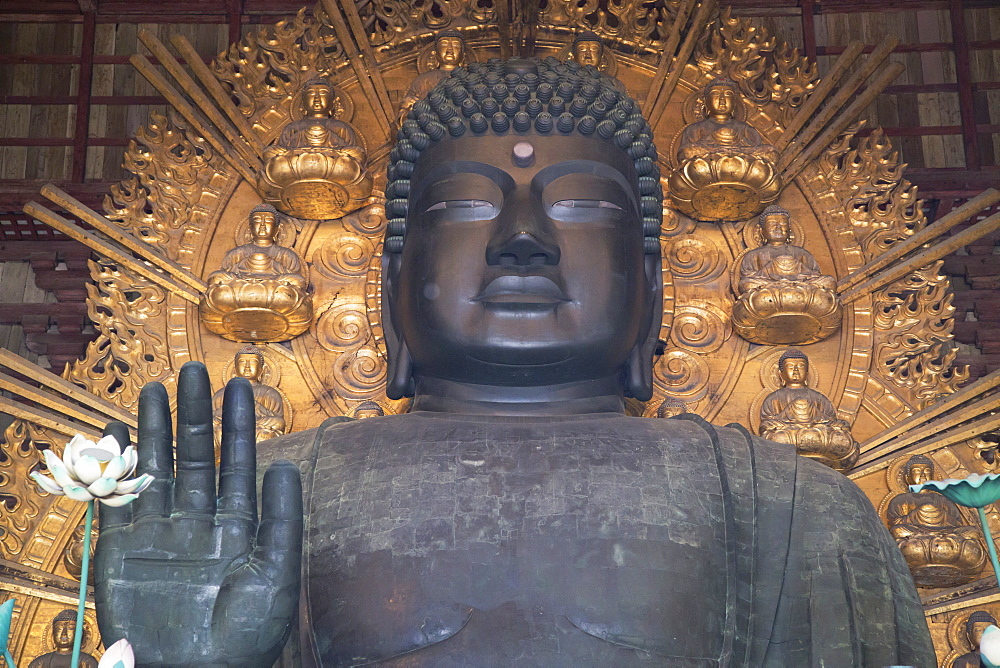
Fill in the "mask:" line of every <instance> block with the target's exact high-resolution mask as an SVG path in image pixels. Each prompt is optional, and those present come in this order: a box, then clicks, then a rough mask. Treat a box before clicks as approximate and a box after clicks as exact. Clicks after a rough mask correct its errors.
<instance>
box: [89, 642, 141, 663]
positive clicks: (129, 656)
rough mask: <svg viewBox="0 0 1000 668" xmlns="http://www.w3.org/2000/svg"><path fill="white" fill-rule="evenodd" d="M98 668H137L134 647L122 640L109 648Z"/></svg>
mask: <svg viewBox="0 0 1000 668" xmlns="http://www.w3.org/2000/svg"><path fill="white" fill-rule="evenodd" d="M97 668H135V654H133V653H132V645H130V644H129V642H128V640H125V638H122V639H121V640H119V641H118V642H116V643H115V644H114V645H112V646H111V647H109V648H108V650H107V651H106V652H105V653H104V656H102V657H101V661H100V662H99V663H98V664H97Z"/></svg>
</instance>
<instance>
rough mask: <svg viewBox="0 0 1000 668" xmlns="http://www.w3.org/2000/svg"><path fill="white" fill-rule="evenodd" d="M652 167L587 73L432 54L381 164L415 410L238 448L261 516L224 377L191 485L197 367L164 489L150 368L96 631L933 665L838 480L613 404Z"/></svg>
mask: <svg viewBox="0 0 1000 668" xmlns="http://www.w3.org/2000/svg"><path fill="white" fill-rule="evenodd" d="M501 86H502V87H503V88H501ZM484 90H485V91H486V92H487V93H488V94H489V97H483V96H482V95H481V93H482V91H484ZM504 90H507V91H509V95H507V94H505V93H504ZM525 93H527V94H526V95H525ZM494 95H495V96H499V97H500V98H501V101H502V104H501V111H498V112H496V113H493V114H491V115H490V116H489V117H487V116H486V115H484V114H483V113H482V111H481V108H480V106H479V105H480V100H482V101H485V100H486V99H491V100H494V101H495V100H496V97H493V96H494ZM467 100H468V101H469V102H468V104H466V101H467ZM466 107H468V110H469V112H470V113H468V114H465V113H462V110H464V109H465V108H466ZM529 110H532V111H529ZM598 116H600V118H598ZM658 177H659V175H658V173H657V168H656V149H655V147H654V145H653V143H652V136H651V131H650V129H649V126H648V125H647V123H646V121H645V120H644V119H643V118H642V116H641V114H640V113H639V108H638V105H637V104H636V103H635V102H634V101H633V100H632V99H630V98H629V97H627V96H626V95H624V94H623V93H621V92H620V91H619V90H617V89H616V87H615V85H614V82H613V80H611V79H609V78H608V77H606V76H604V75H601V74H599V73H598V72H597V71H596V70H594V69H593V68H590V67H580V66H578V65H577V64H574V63H569V64H567V63H561V62H559V61H556V60H554V59H547V60H510V61H506V62H503V61H491V62H490V63H488V64H484V65H470V66H469V67H468V68H458V69H456V70H455V72H454V73H453V75H452V76H451V77H450V78H448V79H446V80H445V81H443V82H442V83H441V84H440V85H439V86H438V87H436V88H435V89H434V90H433V91H432V92H431V93H430V95H429V96H428V97H427V99H425V100H423V101H421V102H418V103H417V104H416V105H414V108H413V110H412V112H411V113H410V115H409V118H408V120H407V121H406V122H404V124H403V126H402V128H401V130H400V134H399V141H398V143H397V145H396V148H395V149H394V150H393V152H392V154H391V158H390V166H389V185H388V194H387V196H388V198H389V201H388V203H387V207H386V208H387V213H388V216H389V218H390V222H389V225H388V231H387V238H386V242H385V254H384V267H383V293H382V294H383V300H384V301H383V317H384V322H385V323H386V339H387V344H388V349H389V354H390V377H389V381H388V393H389V395H390V396H391V397H393V398H399V397H402V396H404V395H413V397H414V398H413V410H412V412H410V413H407V414H402V415H390V416H386V417H371V418H367V419H364V420H347V419H345V418H332V419H330V420H328V421H327V422H326V423H324V424H323V425H322V426H321V427H319V428H318V429H315V430H312V431H308V432H301V433H297V434H292V435H289V436H283V437H280V438H276V439H272V440H270V441H266V442H265V443H263V444H261V447H260V448H259V450H258V451H257V453H256V463H257V464H258V465H260V466H262V467H263V466H266V465H267V464H268V463H269V462H272V461H274V460H276V459H277V458H279V457H281V458H286V459H288V460H291V462H293V463H289V462H288V461H276V462H275V463H272V464H270V467H269V469H268V471H267V473H266V474H265V475H264V477H263V491H262V504H261V519H260V522H259V524H258V522H257V518H256V512H255V508H256V489H257V488H256V485H255V482H254V478H255V474H254V464H255V449H254V444H253V432H254V427H253V414H254V407H253V396H252V393H251V390H250V387H249V384H248V383H247V382H246V381H245V380H243V379H234V380H233V381H231V382H230V384H229V386H228V387H227V390H226V397H225V410H224V416H223V439H222V443H223V445H222V463H221V474H220V476H219V491H218V494H217V493H216V478H215V471H214V465H213V452H212V435H211V429H210V425H211V422H212V414H211V405H210V402H209V398H210V396H211V394H210V388H209V383H208V377H207V374H206V372H205V370H204V367H203V366H201V365H198V364H189V365H186V366H185V367H184V368H183V369H182V370H181V372H180V378H179V387H178V427H177V456H176V461H177V466H176V469H177V471H176V475H174V474H173V473H172V472H171V471H172V469H173V461H174V458H173V453H172V449H171V443H172V440H173V436H172V433H171V428H170V413H169V402H168V398H167V396H166V393H165V391H164V389H163V387H162V386H160V385H158V384H155V383H151V384H149V385H148V386H147V387H146V388H145V389H144V390H143V393H142V397H141V399H140V417H139V423H140V424H139V439H140V443H139V448H140V453H141V454H140V458H141V461H142V463H141V467H142V468H143V470H144V471H145V472H150V473H152V474H153V475H155V476H157V481H156V482H154V483H153V486H151V487H150V488H149V489H148V490H147V491H146V492H144V493H143V495H142V496H140V498H139V499H138V500H137V501H136V502H135V504H133V505H134V507H133V508H126V509H121V510H119V509H102V515H103V516H102V524H103V526H102V529H101V537H100V540H99V543H98V548H97V555H96V567H95V572H96V573H95V574H96V580H97V584H96V599H97V606H98V618H99V622H100V625H101V631H102V634H103V637H104V639H105V641H106V642H108V641H114V640H116V639H117V638H119V637H122V636H125V637H128V639H129V640H130V642H132V644H133V645H134V646H135V648H136V652H137V656H138V662H139V663H140V664H145V665H150V664H156V665H171V666H181V665H225V666H268V665H271V663H272V662H273V661H275V660H276V659H277V658H278V655H279V653H280V652H281V651H282V647H283V646H285V644H286V639H287V638H289V636H291V640H290V641H288V643H287V647H286V649H285V654H284V656H283V658H282V660H283V661H287V663H285V664H283V665H303V666H313V665H323V666H340V665H367V664H379V665H385V666H444V665H449V666H452V665H454V666H473V665H475V666H487V665H488V666H510V665H521V666H528V665H531V666H609V665H615V666H619V665H639V664H642V665H671V666H723V665H753V666H758V665H768V666H806V665H818V664H822V665H830V666H834V665H835V666H847V665H860V664H864V665H870V666H883V665H889V664H909V665H917V666H925V665H931V663H932V662H933V656H934V654H933V650H932V647H931V643H930V637H929V635H928V633H927V628H926V624H925V621H924V617H923V613H922V610H921V608H920V604H919V601H918V599H917V597H916V593H915V589H914V587H913V583H912V581H911V580H910V578H909V574H908V572H907V570H906V565H905V563H904V562H903V559H902V557H901V555H900V554H899V551H898V550H897V549H896V547H895V544H894V543H893V541H892V539H891V538H890V537H889V535H888V533H887V531H886V529H885V528H884V527H883V526H882V525H881V523H880V521H879V519H878V516H877V515H876V514H875V512H874V510H873V509H872V507H871V505H870V503H869V502H868V500H867V499H866V498H865V496H864V494H863V493H862V492H861V491H860V490H859V489H858V488H857V487H856V486H855V485H854V484H853V483H852V482H850V481H849V480H848V479H846V478H845V477H843V476H842V475H840V474H839V473H836V472H835V471H832V470H830V469H829V468H827V467H825V466H822V465H821V464H818V463H816V462H813V461H810V460H807V459H804V458H801V457H796V456H795V454H794V453H793V452H791V448H788V447H787V446H781V445H775V444H772V443H769V442H766V441H763V440H761V439H759V438H757V437H754V436H752V435H751V434H749V433H748V432H747V431H746V430H745V429H742V428H740V427H732V428H716V427H713V426H712V425H709V424H708V423H707V422H705V421H703V420H701V419H700V418H698V417H696V416H694V415H690V414H685V415H682V416H679V417H678V418H675V419H669V420H653V419H640V418H630V417H627V416H626V415H625V413H624V401H623V399H624V397H625V396H626V395H631V396H633V397H636V398H638V399H640V400H648V399H649V398H650V396H651V394H652V362H653V355H654V351H655V350H656V349H657V346H658V342H657V335H658V332H659V328H660V321H659V313H660V312H661V306H660V299H661V295H660V290H661V285H662V280H661V276H660V271H661V269H660V267H661V262H660V255H659V253H660V245H659V241H658V237H659V223H660V217H661V215H662V209H661V202H660V199H661V195H660V187H659V178H658ZM118 429H119V431H120V428H118ZM300 472H301V473H302V476H301V483H300V476H299V473H300ZM300 485H301V486H300ZM300 490H301V491H300ZM303 500H304V502H305V508H307V509H308V512H307V513H306V514H305V518H304V519H305V521H304V522H303ZM303 534H304V536H305V538H304V541H303V540H302V536H303ZM300 555H303V556H304V557H305V558H304V560H302V561H303V564H302V567H301V568H300ZM300 575H301V580H300ZM300 583H301V591H302V597H301V605H299V592H300ZM296 609H298V615H297V619H298V621H297V624H294V625H293V619H294V618H295V617H296ZM293 626H297V631H295V632H293V631H292V629H293Z"/></svg>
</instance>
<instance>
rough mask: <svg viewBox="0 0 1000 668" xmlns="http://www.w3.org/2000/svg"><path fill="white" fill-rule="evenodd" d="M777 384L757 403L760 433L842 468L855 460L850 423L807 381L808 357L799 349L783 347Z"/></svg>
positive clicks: (856, 455)
mask: <svg viewBox="0 0 1000 668" xmlns="http://www.w3.org/2000/svg"><path fill="white" fill-rule="evenodd" d="M778 374H779V376H780V377H781V388H780V389H778V390H775V391H774V392H772V393H771V394H769V395H767V397H766V398H765V399H764V403H763V404H762V405H761V407H760V435H761V436H763V437H764V438H766V439H769V440H772V441H775V442H776V443H787V444H788V445H794V446H795V451H796V452H797V453H799V454H800V455H802V456H803V457H809V458H810V459H815V460H816V461H819V462H822V463H823V464H826V465H827V466H829V467H830V468H833V469H836V470H838V471H841V472H846V471H849V470H850V469H851V467H852V466H854V462H856V461H857V460H858V444H857V442H855V440H854V437H853V436H851V425H850V424H848V422H847V421H846V420H842V419H840V418H839V417H837V409H835V408H834V407H833V403H832V402H831V401H830V400H829V399H827V398H826V397H825V396H823V395H822V394H821V393H819V392H817V391H816V390H814V389H812V388H811V387H809V385H808V382H809V381H808V376H809V358H808V357H806V355H805V353H803V352H802V351H801V350H795V349H791V350H786V351H785V352H784V354H782V356H781V358H780V359H779V360H778Z"/></svg>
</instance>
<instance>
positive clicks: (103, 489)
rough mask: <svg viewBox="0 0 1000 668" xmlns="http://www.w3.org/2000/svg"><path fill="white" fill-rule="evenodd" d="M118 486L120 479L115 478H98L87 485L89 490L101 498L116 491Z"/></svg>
mask: <svg viewBox="0 0 1000 668" xmlns="http://www.w3.org/2000/svg"><path fill="white" fill-rule="evenodd" d="M117 487H118V481H117V480H115V479H114V478H98V479H97V480H95V481H94V482H93V483H91V484H90V486H88V487H87V491H88V492H90V493H91V494H93V495H94V496H95V497H97V498H101V497H102V496H107V495H108V494H111V493H112V492H114V491H115V489H116V488H117Z"/></svg>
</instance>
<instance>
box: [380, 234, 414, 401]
mask: <svg viewBox="0 0 1000 668" xmlns="http://www.w3.org/2000/svg"><path fill="white" fill-rule="evenodd" d="M399 264H400V257H399V253H388V252H387V253H383V254H382V329H383V333H384V334H385V348H386V352H387V353H388V357H389V366H388V369H387V370H386V375H387V379H386V386H385V394H386V396H387V397H389V398H390V399H402V398H403V397H412V396H413V389H414V388H413V385H414V384H413V360H412V359H410V351H409V350H408V349H407V348H406V342H405V341H403V340H402V337H400V336H399V333H398V332H397V331H396V326H395V324H394V322H393V318H392V300H393V296H394V295H395V293H396V291H395V284H396V278H397V277H398V276H399Z"/></svg>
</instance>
